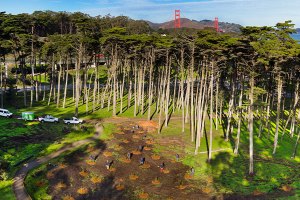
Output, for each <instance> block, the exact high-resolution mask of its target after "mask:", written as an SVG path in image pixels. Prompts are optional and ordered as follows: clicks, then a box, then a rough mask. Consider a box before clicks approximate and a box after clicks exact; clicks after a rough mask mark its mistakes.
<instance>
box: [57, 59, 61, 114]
mask: <svg viewBox="0 0 300 200" xmlns="http://www.w3.org/2000/svg"><path fill="white" fill-rule="evenodd" d="M61 63H62V58H61V56H60V61H59V73H58V84H57V100H56V107H57V108H58V107H59V103H60V79H61V74H62V64H61Z"/></svg>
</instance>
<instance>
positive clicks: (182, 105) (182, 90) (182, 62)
mask: <svg viewBox="0 0 300 200" xmlns="http://www.w3.org/2000/svg"><path fill="white" fill-rule="evenodd" d="M180 68H181V70H180V71H181V81H180V87H181V114H182V115H181V117H182V130H181V132H182V133H184V129H185V127H184V111H185V107H184V96H183V95H184V81H183V79H184V48H181V50H180Z"/></svg>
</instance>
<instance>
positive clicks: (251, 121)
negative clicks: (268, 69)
mask: <svg viewBox="0 0 300 200" xmlns="http://www.w3.org/2000/svg"><path fill="white" fill-rule="evenodd" d="M253 92H254V77H253V75H252V76H251V77H250V93H249V100H250V105H249V174H250V175H253V174H254V160H253V103H254V97H253V95H254V94H253Z"/></svg>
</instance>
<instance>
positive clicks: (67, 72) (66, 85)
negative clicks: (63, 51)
mask: <svg viewBox="0 0 300 200" xmlns="http://www.w3.org/2000/svg"><path fill="white" fill-rule="evenodd" d="M68 58H69V57H68V56H67V63H66V65H67V70H66V79H65V90H64V100H63V108H65V107H66V98H67V92H68V80H69V60H68Z"/></svg>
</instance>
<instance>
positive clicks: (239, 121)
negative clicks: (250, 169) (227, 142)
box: [234, 75, 251, 155]
mask: <svg viewBox="0 0 300 200" xmlns="http://www.w3.org/2000/svg"><path fill="white" fill-rule="evenodd" d="M243 89H244V76H243V75H242V80H241V91H240V96H239V108H238V129H237V136H236V142H235V148H234V154H235V155H237V154H238V151H239V145H240V135H241V123H242V118H243V113H242V112H243V109H242V103H243ZM250 89H251V88H250Z"/></svg>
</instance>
